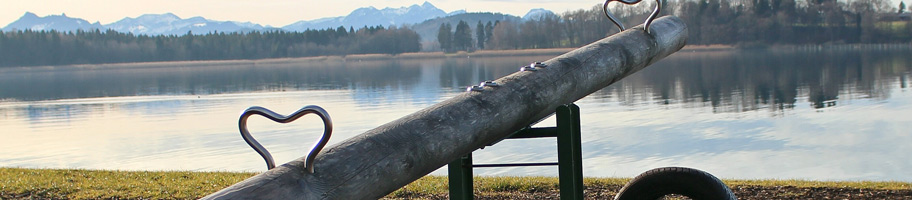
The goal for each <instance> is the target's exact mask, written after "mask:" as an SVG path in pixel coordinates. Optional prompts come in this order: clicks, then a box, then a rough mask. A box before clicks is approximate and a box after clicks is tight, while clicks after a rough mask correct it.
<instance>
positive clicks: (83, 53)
mask: <svg viewBox="0 0 912 200" xmlns="http://www.w3.org/2000/svg"><path fill="white" fill-rule="evenodd" d="M419 50H421V44H420V38H419V36H418V34H417V33H415V31H413V30H411V29H408V28H397V27H390V28H384V27H383V26H377V27H363V28H361V29H358V30H355V29H354V28H352V27H349V28H348V29H346V28H345V27H339V28H336V29H324V30H307V31H304V32H287V31H280V30H276V31H265V32H258V31H253V32H248V33H237V32H234V33H224V32H219V33H208V34H205V35H194V34H192V33H190V32H188V33H187V34H186V35H181V36H176V35H167V36H165V35H163V36H147V35H133V34H130V33H120V32H116V31H113V30H108V31H100V30H94V31H82V30H80V31H76V32H58V31H54V30H51V31H31V30H24V31H11V32H0V66H38V65H67V64H87V63H92V64H95V63H120V62H149V61H184V60H226V59H261V58H282V57H306V56H325V55H346V54H373V53H378V54H399V53H405V52H417V51H419Z"/></svg>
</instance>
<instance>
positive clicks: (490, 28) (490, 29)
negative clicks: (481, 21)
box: [484, 21, 494, 44]
mask: <svg viewBox="0 0 912 200" xmlns="http://www.w3.org/2000/svg"><path fill="white" fill-rule="evenodd" d="M484 29H485V41H484V42H485V44H489V43H491V36H492V35H494V24H493V23H491V21H488V23H487V24H485V27H484Z"/></svg>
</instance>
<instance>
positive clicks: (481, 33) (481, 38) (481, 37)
mask: <svg viewBox="0 0 912 200" xmlns="http://www.w3.org/2000/svg"><path fill="white" fill-rule="evenodd" d="M485 39H486V38H485V27H484V24H482V23H481V21H478V24H477V25H475V43H476V44H475V47H476V48H478V49H484V43H485Z"/></svg>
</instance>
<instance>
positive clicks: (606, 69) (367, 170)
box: [204, 16, 687, 199]
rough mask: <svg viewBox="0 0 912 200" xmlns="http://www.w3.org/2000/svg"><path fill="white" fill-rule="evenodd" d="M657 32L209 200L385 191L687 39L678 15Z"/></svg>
mask: <svg viewBox="0 0 912 200" xmlns="http://www.w3.org/2000/svg"><path fill="white" fill-rule="evenodd" d="M651 32H652V34H648V33H646V32H645V31H643V29H642V27H635V28H632V29H628V30H627V31H624V32H621V33H618V34H615V35H612V36H609V37H607V38H605V39H602V40H599V41H597V42H594V43H592V44H589V45H587V46H584V47H581V48H579V49H576V50H574V51H571V52H568V53H566V54H564V55H561V56H558V57H555V58H552V59H550V60H547V61H545V62H543V63H545V64H547V65H548V67H547V68H541V69H539V70H538V71H532V72H530V71H525V72H519V67H520V66H517V71H518V72H516V73H513V74H510V75H508V76H505V77H502V78H500V79H497V80H495V82H497V83H498V84H500V85H501V86H500V87H485V89H484V91H480V92H466V93H464V94H460V95H457V96H455V97H453V98H451V99H448V100H446V101H444V102H440V103H438V104H435V105H433V106H431V107H428V108H425V109H423V110H420V111H418V112H415V113H412V114H410V115H407V116H405V117H402V118H400V119H397V120H395V121H392V122H389V123H387V124H384V125H381V126H380V127H377V128H374V129H372V130H369V131H367V132H365V133H363V134H361V135H358V136H355V137H353V138H350V139H348V140H345V141H343V142H341V143H339V144H336V145H334V146H331V147H328V148H326V149H324V150H323V151H322V152H321V153H320V155H319V156H318V157H317V159H316V165H315V171H316V172H315V173H313V174H308V173H306V172H305V171H304V168H303V166H304V161H303V159H304V158H299V159H296V160H294V161H292V162H289V163H285V164H283V165H281V166H278V167H276V168H274V169H272V170H269V171H267V172H265V173H263V174H259V175H257V176H254V177H251V178H249V179H247V180H244V181H242V182H240V183H237V184H235V185H232V186H231V187H228V188H225V189H223V190H221V191H218V192H216V193H213V194H210V195H209V196H206V197H204V199H378V198H381V197H383V196H385V195H387V194H389V193H391V192H393V191H395V190H396V189H398V188H400V187H402V186H405V185H407V184H408V183H410V182H412V181H414V180H417V179H418V178H421V177H422V176H425V175H427V174H428V173H431V172H432V171H434V170H436V169H438V168H440V167H442V166H444V165H446V164H447V163H449V162H450V161H452V160H454V159H456V158H458V157H460V156H462V155H465V154H467V153H470V152H472V151H473V150H476V149H478V148H481V147H484V146H485V145H486V144H490V143H492V142H494V141H497V140H501V139H503V138H505V137H508V136H509V135H510V134H511V133H513V132H515V131H517V130H519V129H521V128H523V127H525V126H527V125H529V124H530V123H533V122H536V121H539V120H541V119H542V118H545V117H547V116H548V115H549V114H551V113H552V112H554V110H555V108H557V106H559V105H563V104H568V103H572V102H575V101H576V100H579V99H581V98H583V97H585V96H587V95H589V94H591V93H593V92H595V91H598V90H599V89H602V88H604V87H606V86H608V85H610V84H611V83H614V82H617V81H618V80H621V79H622V78H624V77H626V76H628V75H630V74H633V73H634V72H637V71H639V70H640V69H643V68H645V67H646V66H648V65H649V64H652V63H654V62H656V61H658V60H660V59H662V58H664V57H666V56H668V55H670V54H671V53H674V52H676V51H678V50H680V49H681V48H682V47H683V46H684V44H685V39H686V38H687V27H686V26H685V25H684V23H683V22H682V21H681V19H679V18H677V17H674V16H666V17H662V18H659V19H657V20H656V21H655V22H653V24H652V27H651ZM529 62H532V61H531V60H530V61H529ZM340 117H344V116H340Z"/></svg>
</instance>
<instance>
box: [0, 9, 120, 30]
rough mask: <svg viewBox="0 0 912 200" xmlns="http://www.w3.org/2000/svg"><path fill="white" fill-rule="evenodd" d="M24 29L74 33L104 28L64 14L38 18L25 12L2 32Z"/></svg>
mask: <svg viewBox="0 0 912 200" xmlns="http://www.w3.org/2000/svg"><path fill="white" fill-rule="evenodd" d="M26 29H31V30H34V31H41V30H45V31H48V30H57V31H76V30H79V29H82V30H95V29H104V28H103V26H102V25H101V24H100V23H98V22H95V23H89V21H86V20H84V19H79V18H70V17H67V16H66V14H61V15H49V16H46V17H38V15H35V13H31V12H26V13H25V15H23V16H22V17H20V18H19V19H18V20H16V21H14V22H13V23H10V24H9V25H7V26H6V27H3V31H12V30H26Z"/></svg>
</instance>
